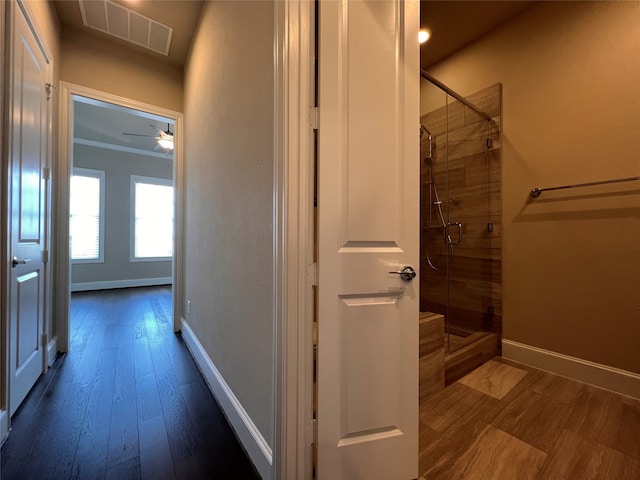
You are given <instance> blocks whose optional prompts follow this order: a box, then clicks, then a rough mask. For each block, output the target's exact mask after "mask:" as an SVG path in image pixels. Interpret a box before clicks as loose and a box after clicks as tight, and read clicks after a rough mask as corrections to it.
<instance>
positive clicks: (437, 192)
mask: <svg viewBox="0 0 640 480" xmlns="http://www.w3.org/2000/svg"><path fill="white" fill-rule="evenodd" d="M422 73H423V75H422V76H423V78H424V79H425V80H423V82H422V83H423V85H422V89H421V91H422V93H421V96H422V99H421V106H422V109H421V110H422V112H423V115H422V116H421V119H420V120H421V122H420V123H421V124H420V184H421V187H420V202H421V209H420V210H421V214H420V217H421V238H420V243H421V249H420V253H421V255H420V257H421V258H420V272H421V284H420V311H421V312H433V313H440V314H442V315H444V317H445V353H451V352H454V351H456V350H458V349H460V348H463V347H465V346H467V345H470V344H471V343H473V342H475V341H477V340H479V339H481V338H483V337H486V336H488V335H495V336H496V337H498V339H499V338H500V336H501V323H502V322H501V319H502V288H501V246H502V245H501V231H502V229H501V226H502V225H501V156H500V114H501V86H500V85H499V84H497V85H494V86H492V87H489V88H486V89H484V90H482V91H480V92H477V93H475V94H473V95H470V96H469V97H467V98H463V97H461V96H460V95H458V94H457V93H455V92H454V91H452V90H450V89H449V88H448V87H446V86H445V85H443V84H441V83H440V82H438V81H437V80H435V79H433V77H430V76H429V75H428V74H427V73H426V72H424V71H423V72H422ZM498 344H499V342H498Z"/></svg>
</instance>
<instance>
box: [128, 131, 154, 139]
mask: <svg viewBox="0 0 640 480" xmlns="http://www.w3.org/2000/svg"><path fill="white" fill-rule="evenodd" d="M123 135H129V136H130V137H149V138H155V135H142V134H141V133H127V132H124V133H123Z"/></svg>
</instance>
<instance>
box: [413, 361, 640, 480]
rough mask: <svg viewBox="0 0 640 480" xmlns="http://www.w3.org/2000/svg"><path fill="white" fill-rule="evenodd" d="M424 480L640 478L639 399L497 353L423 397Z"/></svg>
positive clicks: (422, 466) (421, 460)
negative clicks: (436, 392) (506, 357)
mask: <svg viewBox="0 0 640 480" xmlns="http://www.w3.org/2000/svg"><path fill="white" fill-rule="evenodd" d="M420 474H421V475H422V477H421V480H422V479H424V480H436V479H443V480H454V479H459V480H470V479H474V480H475V479H495V480H525V479H531V480H550V479H557V480H574V479H575V480H591V479H601V480H626V479H628V480H638V479H640V400H636V399H633V398H630V397H625V396H623V395H617V394H615V393H612V392H609V391H606V390H601V389H598V388H595V387H591V386H589V385H585V384H582V383H579V382H575V381H572V380H568V379H566V378H562V377H559V376H556V375H552V374H549V373H546V372H543V371H540V370H536V369H534V368H530V367H526V366H524V365H520V364H517V363H513V362H509V361H507V360H504V359H502V358H499V357H496V358H494V359H493V360H491V361H489V362H488V363H486V364H485V365H483V366H482V367H480V368H478V369H476V370H475V371H474V372H472V373H470V374H469V375H467V376H466V377H464V378H462V379H460V380H458V381H456V382H454V383H453V384H451V385H450V386H448V387H447V388H446V389H445V390H443V391H442V392H440V393H438V394H436V395H435V396H433V397H431V398H430V399H429V400H427V401H425V402H423V403H422V404H421V405H420Z"/></svg>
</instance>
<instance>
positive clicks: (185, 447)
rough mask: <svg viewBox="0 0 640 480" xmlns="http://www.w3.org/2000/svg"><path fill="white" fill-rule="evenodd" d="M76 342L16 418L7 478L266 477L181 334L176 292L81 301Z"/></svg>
mask: <svg viewBox="0 0 640 480" xmlns="http://www.w3.org/2000/svg"><path fill="white" fill-rule="evenodd" d="M70 337H71V345H70V351H69V353H67V354H64V355H59V356H58V358H57V359H56V361H55V362H54V364H53V366H52V367H51V368H50V369H49V371H48V372H47V373H46V374H45V375H43V376H42V377H41V378H40V379H39V381H38V382H37V383H36V385H35V386H34V388H33V390H32V391H31V392H30V393H29V395H28V396H27V398H26V399H25V401H24V403H23V405H22V406H21V407H20V408H19V409H18V411H17V412H16V414H15V415H14V417H13V420H12V431H11V433H10V435H9V438H8V440H7V441H6V443H5V445H4V446H3V447H2V452H1V454H0V461H1V463H2V475H1V478H2V480H14V479H20V480H22V479H25V480H26V479H29V480H49V479H82V480H84V479H111V478H114V479H118V480H126V479H153V480H160V479H189V480H197V479H229V480H243V479H258V478H259V476H258V475H257V474H256V473H255V471H254V469H253V467H252V465H251V463H250V461H249V460H248V458H247V456H246V454H245V452H244V451H243V450H242V448H241V447H240V445H239V443H238V441H237V439H236V437H235V436H234V434H233V432H232V430H231V428H230V427H229V425H228V423H227V421H226V419H225V418H224V416H223V414H222V411H221V410H220V408H219V407H218V405H217V403H216V401H215V400H214V398H213V396H212V395H211V393H210V391H209V389H208V388H207V385H206V383H205V381H204V379H203V378H202V376H201V375H200V372H199V371H198V369H197V367H196V365H195V363H194V361H193V359H192V358H191V356H190V355H189V352H188V350H187V348H186V345H185V344H184V342H183V340H182V337H181V336H180V335H176V334H174V333H173V328H172V324H171V290H170V288H169V287H150V288H133V289H122V290H107V291H100V292H82V293H75V294H73V296H72V300H71V335H70Z"/></svg>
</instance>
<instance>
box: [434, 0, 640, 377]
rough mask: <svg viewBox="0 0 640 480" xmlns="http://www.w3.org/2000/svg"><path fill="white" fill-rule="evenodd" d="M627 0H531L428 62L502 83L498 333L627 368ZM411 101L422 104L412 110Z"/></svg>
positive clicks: (631, 346)
mask: <svg viewBox="0 0 640 480" xmlns="http://www.w3.org/2000/svg"><path fill="white" fill-rule="evenodd" d="M638 25H640V3H639V2H542V3H541V4H539V5H537V6H535V7H533V8H532V9H530V10H528V11H526V12H524V13H523V14H522V15H520V16H518V17H516V18H515V19H514V20H512V21H511V22H509V23H508V24H506V25H505V26H503V27H502V28H500V29H498V30H496V31H495V32H493V33H492V34H490V35H488V36H485V37H483V38H482V39H481V40H479V41H477V42H475V43H474V44H472V45H470V46H469V47H467V48H465V49H464V50H463V51H461V52H459V53H458V54H456V55H455V56H453V57H451V58H449V59H447V60H445V61H443V62H441V63H439V64H437V65H436V66H434V67H433V68H431V69H430V73H431V74H433V75H434V76H435V77H436V78H438V79H439V80H441V81H442V82H444V83H445V84H447V85H448V86H450V87H451V88H453V89H454V90H456V91H457V92H459V93H461V94H463V95H466V94H469V93H471V92H475V91H477V90H479V89H481V88H484V87H486V86H489V85H492V84H494V83H496V82H501V83H502V85H503V126H504V130H503V136H502V142H503V143H502V148H503V171H502V174H503V182H502V184H503V224H504V243H503V284H504V324H503V334H504V338H506V339H510V340H513V341H516V342H521V343H524V344H528V345H533V346H536V347H540V348H544V349H548V350H552V351H555V352H560V353H563V354H566V355H570V356H574V357H578V358H583V359H586V360H590V361H593V362H597V363H601V364H605V365H609V366H613V367H617V368H622V369H625V370H628V371H632V372H636V373H640V303H639V302H640V184H639V183H638V182H632V183H627V184H618V185H610V186H600V187H589V188H583V189H575V190H563V191H558V192H548V193H543V194H542V196H541V197H540V198H538V199H537V200H531V199H530V197H529V191H530V190H531V189H532V188H533V187H536V186H539V187H549V186H556V185H563V184H573V183H580V182H590V181H597V180H605V179H613V178H618V177H630V176H636V175H639V174H640V134H639V133H638V132H640V87H639V86H640V28H638ZM423 113H424V111H423Z"/></svg>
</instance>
